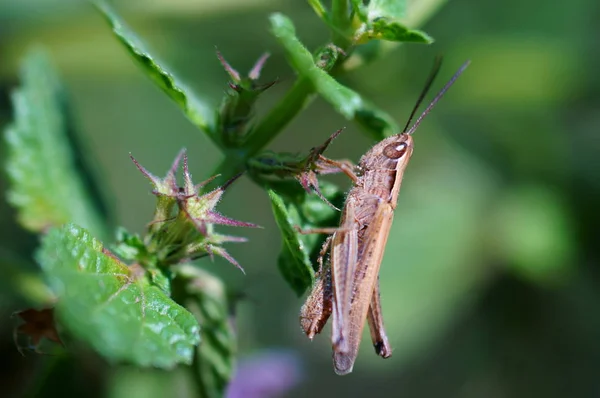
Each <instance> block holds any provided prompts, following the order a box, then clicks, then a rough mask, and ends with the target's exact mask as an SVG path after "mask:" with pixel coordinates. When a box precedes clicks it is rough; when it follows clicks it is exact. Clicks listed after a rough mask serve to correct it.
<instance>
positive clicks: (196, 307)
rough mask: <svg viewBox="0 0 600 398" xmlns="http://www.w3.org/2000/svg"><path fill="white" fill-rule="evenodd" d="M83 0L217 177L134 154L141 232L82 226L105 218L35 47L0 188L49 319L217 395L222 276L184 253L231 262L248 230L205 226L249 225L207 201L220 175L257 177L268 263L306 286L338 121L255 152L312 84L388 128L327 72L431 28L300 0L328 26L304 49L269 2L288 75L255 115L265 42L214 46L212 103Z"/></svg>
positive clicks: (224, 360) (338, 196) (223, 378)
mask: <svg viewBox="0 0 600 398" xmlns="http://www.w3.org/2000/svg"><path fill="white" fill-rule="evenodd" d="M93 3H94V4H95V6H96V7H97V8H98V10H99V11H100V12H101V13H102V14H103V16H104V17H105V19H106V20H107V21H108V23H109V24H110V26H111V28H112V31H113V33H114V34H115V36H116V38H117V39H118V40H119V42H120V43H121V44H122V45H123V46H124V47H125V48H126V49H127V52H128V54H129V55H130V56H131V57H132V58H133V60H134V61H135V62H136V63H137V64H138V65H139V66H141V68H142V70H143V71H144V73H145V74H146V75H147V76H148V77H149V78H150V79H151V80H152V81H153V82H154V83H155V84H156V85H157V86H158V87H159V88H160V89H161V90H162V91H163V92H164V93H165V94H167V95H168V96H169V97H170V98H171V99H172V100H173V101H174V102H175V103H176V104H177V105H178V106H179V107H180V108H181V110H182V111H183V112H184V114H185V115H186V117H187V118H188V119H189V120H190V121H191V122H192V123H193V124H194V125H195V126H196V127H198V128H199V129H201V130H203V131H204V132H205V133H206V134H207V135H208V136H209V137H210V138H211V140H212V141H213V142H214V143H216V144H217V146H218V147H219V148H220V149H221V150H222V151H223V153H224V154H225V160H224V163H223V164H222V165H221V166H220V167H219V170H218V172H219V174H222V176H221V178H223V181H227V182H225V183H224V184H221V186H219V187H218V188H216V189H214V190H212V191H209V192H207V193H201V189H203V187H204V186H205V185H207V184H209V183H210V182H211V181H212V180H213V178H217V176H216V175H215V174H217V173H215V174H213V175H215V177H213V178H211V179H209V180H207V181H204V182H202V183H200V184H194V183H193V182H192V179H191V174H190V173H189V170H188V164H187V157H186V156H185V154H184V151H182V152H181V153H180V154H179V156H177V158H176V160H175V162H174V163H173V166H172V167H171V169H170V170H169V171H168V172H167V174H166V176H165V177H164V178H158V177H156V176H154V175H153V174H151V173H150V172H148V171H147V170H146V169H145V168H143V167H142V166H141V165H140V164H139V163H138V162H137V161H136V160H135V159H133V158H132V159H133V161H134V163H135V164H136V166H137V167H138V169H139V170H140V171H141V172H142V173H143V174H144V176H145V177H146V178H148V179H149V180H150V182H151V183H152V185H153V189H154V190H153V194H155V195H156V197H157V202H156V207H155V212H154V217H153V219H152V222H150V223H149V224H148V229H147V233H146V234H145V235H142V236H140V235H138V234H132V233H129V232H127V231H126V230H125V229H123V228H120V229H118V231H117V239H116V242H115V244H114V245H112V246H111V247H113V251H112V252H111V251H109V250H108V249H106V248H105V247H104V246H103V245H102V244H101V243H100V241H98V240H96V239H95V238H94V237H93V236H94V235H98V234H100V233H102V232H103V223H102V222H101V217H100V216H98V213H97V212H96V211H95V209H94V208H93V206H92V205H91V200H89V199H90V198H89V196H90V195H91V194H90V193H88V192H86V190H85V188H84V186H83V183H82V182H81V179H80V178H79V176H78V175H77V173H76V171H75V170H76V169H77V166H76V165H75V162H74V161H73V154H72V153H71V152H70V151H69V148H68V143H69V142H68V138H67V136H66V132H65V130H66V121H65V115H64V109H63V106H64V103H63V102H62V101H63V99H62V92H61V87H60V85H59V84H58V79H57V78H56V76H55V74H54V72H53V70H52V68H51V67H49V65H48V62H47V60H46V59H45V58H44V57H43V56H41V55H39V54H34V55H32V56H30V57H29V58H28V59H27V60H26V62H25V67H24V72H23V85H22V87H21V88H20V89H19V90H17V91H16V92H15V94H14V96H13V99H14V105H15V114H16V116H15V122H14V124H13V125H12V126H11V127H10V128H9V129H8V131H7V140H8V143H9V155H10V156H9V161H8V164H7V168H8V171H9V175H10V177H11V182H12V189H11V191H10V196H9V198H10V201H11V203H12V204H14V205H15V206H16V207H17V208H18V210H19V218H20V220H21V222H22V223H23V225H24V226H25V227H27V228H28V229H30V230H32V231H35V232H44V233H46V235H45V236H43V238H42V247H41V249H40V250H38V252H37V255H36V259H37V261H38V263H39V264H40V265H41V268H42V271H43V274H44V276H45V277H46V280H47V282H48V285H49V287H50V290H51V291H52V293H53V294H54V295H56V299H57V302H56V308H55V309H56V313H57V317H58V318H57V319H58V321H59V322H60V323H61V326H62V330H65V331H66V332H67V333H66V335H67V336H69V337H70V336H74V337H75V338H77V339H79V340H82V341H84V342H87V343H88V344H90V345H91V346H92V347H93V348H94V349H95V350H96V351H97V352H98V353H100V354H101V355H103V356H104V357H106V358H107V359H109V360H110V361H112V362H117V361H125V362H130V363H133V364H135V365H138V366H144V367H145V366H154V367H158V368H167V369H168V368H173V367H174V366H175V365H177V364H191V365H192V366H191V367H190V369H191V371H192V375H193V376H194V380H195V384H196V386H197V387H198V393H199V395H201V396H207V397H213V396H214V397H219V396H222V395H223V394H224V391H225V388H226V386H227V383H228V382H229V379H230V378H231V375H232V369H233V365H234V359H235V357H234V355H235V351H236V336H235V333H234V330H233V327H232V324H231V319H230V317H231V312H232V310H231V306H230V303H229V300H228V297H227V294H226V289H225V286H224V285H223V283H222V282H221V281H220V280H219V279H217V278H215V277H214V276H212V275H211V274H209V273H207V272H205V271H201V270H199V269H198V268H195V267H194V266H192V265H190V264H188V263H189V262H190V261H193V260H196V259H199V258H202V257H207V256H210V257H212V256H214V255H215V254H216V255H218V256H221V257H223V258H225V259H226V260H228V261H230V262H231V263H233V264H234V265H236V266H238V267H239V264H238V263H237V262H236V261H235V260H234V259H233V258H232V257H231V256H230V255H229V254H228V253H227V251H225V249H224V248H223V247H222V244H223V243H226V242H241V241H244V240H245V239H244V238H240V237H235V236H229V235H223V234H219V233H216V232H215V231H214V228H215V225H227V226H247V227H256V225H254V224H250V223H245V222H241V221H236V220H233V219H230V218H227V217H225V216H223V215H222V214H220V213H219V212H217V211H216V210H215V208H216V206H217V204H218V202H219V201H220V199H221V198H222V196H223V194H224V192H225V189H226V188H227V187H228V186H229V185H230V184H231V183H232V182H233V181H235V180H236V179H237V178H238V177H239V176H240V175H241V172H243V171H245V170H249V171H250V173H249V174H250V176H251V178H252V179H253V181H254V182H256V183H257V184H258V185H260V186H261V187H262V188H263V189H265V190H267V191H268V193H269V197H270V199H271V204H272V208H273V212H274V216H275V220H276V222H277V225H278V226H279V229H280V231H281V233H282V235H283V243H282V250H281V253H280V255H279V259H278V265H279V268H280V270H281V273H282V274H283V276H284V278H285V279H286V281H287V282H288V283H289V285H290V286H291V287H292V289H293V290H294V291H295V292H296V293H297V294H298V295H301V294H303V293H304V292H305V291H306V289H307V288H308V287H310V286H311V285H312V284H313V283H314V281H315V271H316V267H317V266H316V264H317V262H316V260H317V258H318V256H319V254H320V252H321V247H322V243H323V241H324V239H325V235H323V234H302V233H299V231H298V228H301V229H314V228H317V229H318V228H324V227H332V226H335V225H336V224H337V223H338V221H339V220H338V219H339V214H340V213H339V211H338V209H337V208H341V207H342V205H343V200H344V194H343V192H342V191H341V190H340V189H339V188H337V187H336V186H335V185H333V184H329V183H323V182H320V181H319V180H318V178H317V177H318V176H319V175H322V174H330V173H335V172H339V170H338V169H337V166H331V165H329V166H328V165H327V163H319V161H320V155H322V154H323V152H324V151H325V150H326V148H327V147H328V145H329V144H330V143H331V141H332V140H333V139H334V138H335V137H336V136H337V134H338V133H339V131H338V132H336V133H334V134H333V135H332V136H331V137H330V138H329V139H328V140H326V141H325V143H324V144H322V145H320V146H316V147H314V148H312V149H311V150H310V151H309V152H308V154H299V155H297V156H288V155H289V154H285V153H271V154H265V153H262V154H259V153H260V152H261V151H262V150H263V149H264V147H265V146H266V144H267V143H268V142H269V141H270V140H271V139H273V138H274V137H275V136H276V135H277V134H279V133H280V132H281V130H282V129H283V127H284V126H285V125H286V124H287V123H289V122H290V121H291V120H292V118H293V117H294V116H295V115H296V114H297V113H299V112H300V111H301V110H302V109H303V108H304V106H305V105H306V104H308V102H309V101H310V99H311V98H313V97H314V95H313V94H314V93H315V92H316V93H318V94H319V95H320V96H322V97H323V98H324V99H325V100H326V101H328V102H329V103H331V104H332V106H333V107H334V109H335V110H336V111H337V112H339V113H341V114H342V115H343V116H345V117H346V118H348V119H352V120H355V121H356V122H357V123H359V124H360V125H361V126H363V127H364V128H365V130H366V131H368V132H369V134H370V135H371V136H372V137H373V138H375V139H381V138H383V137H384V136H386V135H389V134H392V133H394V132H396V131H397V130H398V126H397V125H396V123H395V122H394V120H393V119H392V118H391V117H390V116H389V115H387V114H386V113H385V112H383V111H382V110H380V109H378V108H377V107H375V106H374V105H373V104H372V103H370V102H369V101H368V100H365V99H363V98H362V97H361V96H360V95H359V94H357V93H356V92H354V91H353V90H352V89H350V88H348V87H346V86H344V85H342V84H340V83H339V82H338V81H337V80H336V79H335V78H334V77H333V76H332V75H333V74H337V73H341V72H343V71H344V70H346V69H345V68H344V66H345V65H344V63H345V62H346V60H348V55H349V54H351V53H352V52H353V51H354V50H355V47H356V45H360V44H362V43H366V42H368V41H369V40H372V39H382V40H391V41H415V42H429V38H428V36H426V35H425V34H422V32H419V31H414V30H410V29H408V28H406V27H404V25H402V24H400V23H399V22H397V19H398V18H399V17H400V16H401V14H402V13H403V12H404V7H405V5H404V2H391V1H385V0H380V1H372V2H370V4H369V5H368V6H365V5H363V4H362V2H354V3H353V7H354V8H353V9H352V10H351V9H350V8H349V3H348V2H342V1H337V2H334V3H333V5H332V11H331V14H330V13H329V11H327V10H326V9H325V7H324V6H323V5H322V4H321V3H320V1H319V0H311V1H310V4H311V6H312V7H313V8H314V9H315V11H316V12H317V14H318V15H319V17H320V18H321V19H322V20H323V21H324V22H325V23H326V24H327V25H328V26H329V28H330V29H331V31H332V39H331V41H330V42H327V43H324V44H323V45H322V46H320V47H318V48H317V49H316V50H315V51H314V52H312V53H311V51H309V50H308V49H307V48H306V47H305V46H304V45H303V44H302V43H301V42H300V41H299V40H298V38H297V37H296V34H295V27H294V25H293V23H292V22H291V20H290V19H289V18H287V17H285V16H284V15H282V14H273V15H272V16H271V17H270V22H271V32H272V33H273V35H274V36H275V37H276V38H277V40H278V41H279V42H280V44H281V45H282V46H283V48H284V50H285V53H286V56H287V57H288V59H289V61H290V64H291V66H292V67H293V69H294V70H295V71H296V73H297V74H298V79H297V81H296V82H295V83H294V84H293V85H292V88H291V89H290V91H289V92H288V93H287V94H286V95H285V96H284V98H283V99H282V101H281V102H280V104H279V105H276V106H275V107H274V108H273V110H272V111H271V112H270V113H268V114H267V115H266V116H265V117H264V118H263V120H261V121H260V122H259V123H256V124H255V123H253V118H254V111H255V105H256V102H257V100H258V99H259V96H260V95H261V94H262V93H263V92H264V91H265V90H266V89H267V88H269V87H271V86H272V85H273V84H274V83H275V82H270V83H267V84H263V85H259V84H258V78H259V77H260V72H261V69H262V67H263V66H264V64H265V61H266V59H267V57H268V54H265V55H263V56H262V57H261V58H259V60H258V61H257V62H256V64H255V66H254V67H253V68H252V69H251V70H250V72H249V73H248V75H247V76H241V75H240V73H239V72H237V70H235V69H234V68H233V67H231V66H230V65H229V64H228V63H227V62H226V61H225V59H224V58H223V57H222V56H221V55H220V53H218V57H219V59H220V60H221V63H222V65H223V67H224V69H225V70H226V72H227V73H228V74H229V77H230V78H231V81H230V82H229V90H228V91H227V93H226V95H225V97H224V99H223V101H222V102H221V107H220V108H219V109H218V111H217V110H212V109H209V108H208V107H207V106H206V105H205V104H204V103H203V102H202V101H201V100H200V97H199V96H198V95H197V94H196V93H194V92H193V91H192V90H190V89H189V87H187V86H186V85H185V84H184V83H183V82H182V81H181V80H180V79H179V78H177V77H176V75H175V74H174V73H173V72H172V71H171V70H170V68H168V67H167V66H166V64H165V63H164V62H162V61H160V60H159V59H158V58H157V57H156V56H155V55H154V54H152V52H151V51H150V50H149V49H148V48H147V47H146V45H144V43H142V41H141V40H140V39H138V37H137V36H136V35H135V34H134V32H133V31H132V30H131V29H130V28H129V27H128V26H127V25H126V24H125V22H124V21H123V20H122V19H121V17H120V16H119V15H118V14H117V13H116V12H115V11H114V10H113V9H112V8H111V6H110V5H109V4H108V3H107V2H105V1H103V0H98V1H93ZM359 3H360V4H359ZM357 18H358V19H357ZM182 158H183V179H184V183H183V184H182V185H179V184H178V183H177V178H176V175H175V173H176V171H177V168H178V166H179V161H180V160H181V159H182ZM332 164H333V165H335V163H332ZM292 178H295V180H296V181H294V180H292ZM313 192H315V193H317V195H312V193H313ZM92 199H94V198H92ZM79 225H81V226H82V227H80V226H79ZM88 230H90V231H91V233H90V232H88ZM181 264H185V265H181ZM240 268H241V267H240ZM181 305H185V308H184V307H182V306H181ZM188 309H189V311H188ZM190 311H191V312H190ZM200 340H202V344H200ZM199 344H200V345H199ZM198 345H199V346H198ZM196 346H198V347H196Z"/></svg>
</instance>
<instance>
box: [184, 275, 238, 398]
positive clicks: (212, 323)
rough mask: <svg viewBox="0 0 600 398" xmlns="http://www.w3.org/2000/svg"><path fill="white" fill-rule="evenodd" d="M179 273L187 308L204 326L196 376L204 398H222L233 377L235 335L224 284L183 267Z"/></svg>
mask: <svg viewBox="0 0 600 398" xmlns="http://www.w3.org/2000/svg"><path fill="white" fill-rule="evenodd" d="M177 273H178V275H179V278H180V279H181V282H182V284H183V285H184V286H183V290H184V291H185V296H186V297H187V299H186V304H187V306H188V308H190V310H191V311H192V312H194V313H195V314H196V317H197V319H198V320H199V322H200V323H201V324H202V330H201V337H202V344H200V346H199V347H198V349H197V352H196V362H195V367H194V370H193V371H194V372H196V374H195V377H197V378H198V379H199V380H200V381H199V384H201V386H202V390H203V394H202V396H205V397H209V398H210V397H215V398H216V397H222V396H223V394H224V392H225V388H226V387H227V383H228V382H229V379H230V378H231V375H232V373H233V367H234V364H235V354H236V351H237V350H236V348H237V344H236V335H235V332H234V329H233V325H232V322H233V319H232V313H231V312H232V311H231V308H230V307H231V305H230V304H229V302H228V297H227V292H226V290H225V286H224V285H223V282H222V281H221V280H220V279H218V278H216V277H215V276H213V275H211V274H210V273H208V272H206V271H204V270H201V269H198V268H197V267H194V266H191V265H183V266H181V267H179V268H178V270H177Z"/></svg>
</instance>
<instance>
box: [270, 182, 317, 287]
mask: <svg viewBox="0 0 600 398" xmlns="http://www.w3.org/2000/svg"><path fill="white" fill-rule="evenodd" d="M268 192H269V198H270V199H271V206H272V208H273V215H274V216H275V222H276V223H277V226H278V227H279V230H280V231H281V234H282V235H283V236H282V238H283V247H282V249H281V254H280V255H279V260H278V265H279V270H280V271H281V273H282V275H283V277H284V278H285V280H286V281H287V282H288V283H289V284H290V286H291V287H292V289H294V291H295V292H296V294H298V296H301V295H302V294H303V293H304V291H305V290H306V289H307V288H309V287H310V286H312V284H313V283H314V281H315V271H314V269H313V266H312V263H311V261H310V251H311V250H310V248H308V247H306V245H305V243H304V240H303V239H302V238H301V236H300V234H299V233H298V231H296V230H295V229H294V227H295V226H301V225H302V223H301V220H300V215H299V214H298V212H297V210H296V209H295V208H294V207H292V206H291V207H287V206H286V205H285V203H284V202H283V199H282V198H281V196H279V195H277V193H275V191H272V190H269V191H268Z"/></svg>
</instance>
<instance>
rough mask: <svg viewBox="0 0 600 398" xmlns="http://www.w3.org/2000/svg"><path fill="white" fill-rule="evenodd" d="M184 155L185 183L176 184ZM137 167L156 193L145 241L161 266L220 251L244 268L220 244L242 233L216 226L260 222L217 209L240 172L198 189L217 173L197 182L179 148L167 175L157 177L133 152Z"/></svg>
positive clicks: (236, 238)
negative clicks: (218, 230) (220, 230)
mask: <svg viewBox="0 0 600 398" xmlns="http://www.w3.org/2000/svg"><path fill="white" fill-rule="evenodd" d="M182 158H183V181H184V183H183V186H179V185H177V178H176V176H175V173H176V171H177V168H178V167H179V163H180V162H181V159H182ZM131 159H132V160H133V162H134V163H135V165H136V166H137V168H138V169H139V170H140V171H141V172H142V173H143V174H144V176H146V178H148V179H149V180H150V182H151V183H152V185H153V186H154V190H153V191H152V193H154V194H155V195H156V197H157V202H156V207H155V210H154V219H153V220H152V222H151V223H150V224H149V225H148V233H147V235H146V237H145V238H144V244H145V246H146V248H147V250H148V252H149V253H150V254H152V255H154V256H156V259H157V264H158V266H168V265H171V264H177V263H180V262H182V261H189V260H194V259H197V258H200V257H204V256H207V255H208V256H211V257H212V256H213V255H215V254H216V255H218V256H221V257H223V258H225V259H226V260H227V261H229V262H230V263H232V264H233V265H235V266H236V267H238V268H239V269H240V270H242V272H243V269H242V267H241V266H240V265H239V264H238V262H237V261H236V260H235V259H234V258H233V257H231V255H230V254H229V253H228V252H227V251H226V250H225V249H224V248H223V247H221V244H222V243H225V242H245V241H246V239H245V238H242V237H236V236H229V235H223V234H219V233H216V232H215V230H214V226H215V225H217V224H219V225H230V226H235V227H252V228H257V227H258V225H255V224H252V223H247V222H242V221H237V220H234V219H231V218H228V217H226V216H224V215H222V214H220V213H219V212H217V211H216V210H215V207H216V206H217V204H218V203H219V201H220V199H221V197H222V196H223V193H224V192H225V189H227V187H229V186H230V185H231V184H232V183H233V182H234V181H235V180H236V179H237V178H239V177H240V175H237V176H235V177H233V178H232V179H231V180H229V181H228V182H227V183H226V184H225V185H223V186H221V187H218V188H216V189H214V190H212V191H210V192H208V193H206V194H203V195H201V194H200V193H199V190H200V188H202V187H204V186H205V185H207V184H208V183H209V182H211V181H212V180H213V179H214V178H215V177H217V176H214V177H211V178H209V179H208V180H206V181H204V182H201V183H200V184H194V183H193V181H192V176H191V174H190V172H189V168H188V159H187V155H186V153H185V150H182V151H180V152H179V154H178V155H177V157H176V158H175V161H174V162H173V165H172V166H171V168H170V169H169V171H168V172H167V175H166V176H165V177H164V178H162V179H161V178H158V177H156V176H155V175H153V174H151V173H150V172H148V171H147V170H146V169H145V168H144V167H143V166H142V165H140V164H139V163H138V162H137V160H135V159H134V158H133V156H131Z"/></svg>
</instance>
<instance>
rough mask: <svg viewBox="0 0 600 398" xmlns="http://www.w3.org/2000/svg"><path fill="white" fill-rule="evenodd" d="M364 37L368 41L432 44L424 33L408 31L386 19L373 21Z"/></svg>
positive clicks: (431, 40) (404, 27)
mask: <svg viewBox="0 0 600 398" xmlns="http://www.w3.org/2000/svg"><path fill="white" fill-rule="evenodd" d="M365 35H366V36H367V37H368V38H369V39H379V40H387V41H399V42H413V43H425V44H431V43H433V39H432V38H431V37H430V36H429V35H427V34H426V33H425V32H421V31H420V30H413V29H409V28H407V27H406V26H404V25H402V24H400V23H398V22H394V21H390V20H388V19H387V18H379V19H376V20H374V21H373V22H372V23H371V26H370V28H369V29H368V30H367V32H366V34H365Z"/></svg>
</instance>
